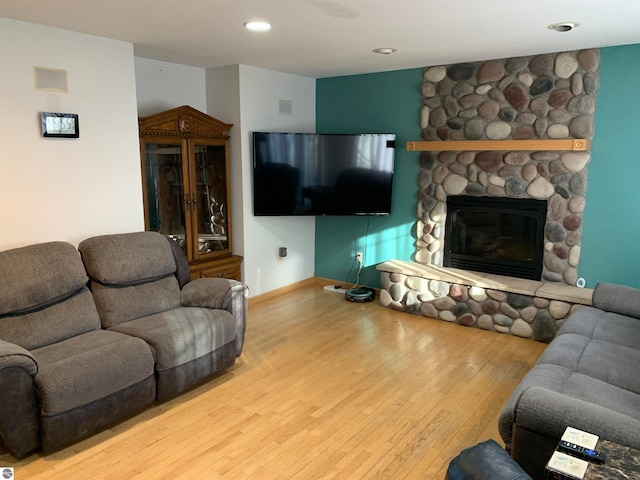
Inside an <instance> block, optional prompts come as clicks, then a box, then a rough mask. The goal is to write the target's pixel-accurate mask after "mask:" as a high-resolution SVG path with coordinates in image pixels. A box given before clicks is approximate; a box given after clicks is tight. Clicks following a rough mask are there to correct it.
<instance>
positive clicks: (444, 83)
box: [379, 49, 599, 340]
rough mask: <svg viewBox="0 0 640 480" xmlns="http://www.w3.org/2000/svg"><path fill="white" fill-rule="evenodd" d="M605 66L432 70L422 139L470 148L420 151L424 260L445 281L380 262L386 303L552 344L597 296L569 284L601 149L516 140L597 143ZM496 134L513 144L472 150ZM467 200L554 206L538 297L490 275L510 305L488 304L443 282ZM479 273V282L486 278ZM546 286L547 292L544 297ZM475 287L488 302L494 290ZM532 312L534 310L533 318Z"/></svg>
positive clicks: (558, 60)
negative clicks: (450, 219) (450, 238)
mask: <svg viewBox="0 0 640 480" xmlns="http://www.w3.org/2000/svg"><path fill="white" fill-rule="evenodd" d="M598 68H599V52H598V50H596V49H589V50H582V51H574V52H563V53H557V54H543V55H536V56H530V57H518V58H510V59H503V60H489V61H486V62H475V63H464V64H455V65H448V66H435V67H426V68H425V69H424V71H423V83H422V105H421V137H422V140H423V141H424V142H426V143H431V142H433V144H434V145H447V146H450V145H455V144H457V143H460V144H464V145H465V148H464V149H458V150H456V149H455V148H441V149H438V148H435V147H434V148H428V149H424V150H425V151H422V152H421V153H420V160H419V161H420V171H419V175H418V206H417V216H418V221H417V224H416V225H417V228H416V231H417V238H416V253H415V258H414V260H415V262H414V263H415V265H416V266H420V265H423V266H425V267H426V269H427V270H428V269H429V268H430V267H433V268H435V269H436V270H438V273H437V274H436V275H435V278H433V279H432V280H433V282H439V283H434V284H433V285H431V284H430V283H429V282H430V281H431V280H429V279H428V278H425V277H424V275H423V274H418V273H416V271H415V270H414V269H413V267H412V266H410V268H408V270H407V272H405V273H402V272H401V271H399V270H397V268H396V267H397V264H395V265H394V266H393V268H389V269H387V270H385V268H384V265H383V266H381V267H379V270H381V271H382V272H383V273H382V276H381V284H382V290H383V292H381V301H382V303H383V304H386V305H387V306H390V307H392V308H396V309H401V310H406V311H411V312H412V313H422V314H423V315H426V316H433V317H435V318H441V319H444V320H449V321H455V322H458V323H462V324H464V325H469V326H479V327H481V328H486V329H492V330H497V331H501V332H504V333H514V334H516V335H520V336H527V337H533V338H537V339H539V340H544V339H547V338H551V337H552V336H553V334H554V333H555V329H556V327H557V326H558V322H561V321H562V320H563V319H564V315H566V314H568V313H569V311H570V309H571V308H572V306H573V305H575V304H583V303H588V300H587V299H586V295H585V294H588V292H584V294H581V293H578V294H576V295H572V294H570V293H569V291H568V290H567V289H570V290H573V289H575V287H574V285H575V284H576V281H577V279H578V264H579V260H580V253H581V241H582V219H583V211H584V208H585V205H586V189H587V165H588V163H589V161H590V151H589V150H588V149H584V150H583V151H572V150H571V149H567V150H563V149H550V150H545V149H537V148H536V147H535V146H534V147H531V149H524V148H514V147H511V145H514V143H512V142H511V141H516V143H517V141H523V142H522V143H526V144H527V145H535V144H536V143H535V142H530V143H527V142H529V141H531V140H565V139H566V140H571V139H586V140H587V141H590V140H591V139H592V138H593V134H594V122H593V117H594V113H595V105H596V103H595V97H596V93H597V89H598V84H599V77H598ZM487 140H488V141H505V142H504V144H505V145H507V146H506V147H505V148H496V149H488V148H475V149H474V148H473V145H474V141H477V143H478V145H483V146H484V145H486V143H485V141H487ZM456 196H466V197H470V198H471V199H472V200H473V199H474V198H475V199H477V200H478V202H481V201H484V200H485V199H487V198H488V199H491V198H495V199H496V200H500V199H523V200H524V199H532V200H539V201H543V202H545V203H546V211H545V212H543V217H544V227H543V229H542V236H543V239H542V253H541V255H542V258H541V268H540V270H539V271H537V272H536V273H535V274H534V275H533V277H530V278H531V280H529V282H533V283H530V284H529V287H530V288H528V289H525V290H524V292H525V297H528V300H526V301H525V300H523V298H520V297H521V296H522V295H523V293H522V291H520V292H518V291H519V289H518V288H509V287H508V285H505V284H507V283H512V284H513V285H518V284H519V282H517V281H514V282H506V281H498V282H488V285H489V286H492V285H493V286H495V285H504V288H502V289H500V288H489V289H488V290H489V291H492V292H493V293H492V295H493V296H494V297H497V298H499V299H500V300H496V299H495V298H489V300H490V301H491V302H490V306H488V307H487V306H484V305H482V304H479V302H478V301H477V300H473V299H472V298H471V296H470V293H471V289H473V288H480V287H477V285H475V286H474V284H473V282H456V281H455V278H457V275H456V274H454V275H453V279H450V281H444V280H443V278H442V272H441V269H442V267H443V265H445V263H444V262H445V251H444V249H445V239H446V236H447V235H448V234H451V231H449V232H447V226H446V225H447V210H448V207H447V201H448V198H449V197H456ZM449 229H450V230H451V226H450V228H449ZM447 256H448V254H447ZM429 275H430V274H426V276H427V277H428V276H429ZM506 275H509V273H506ZM514 276H515V275H514ZM445 277H446V276H445ZM471 277H473V278H474V279H475V280H474V282H475V281H476V280H477V279H478V278H479V277H478V276H474V275H471ZM423 280H426V281H427V283H425V282H424V281H423ZM515 280H519V279H515ZM399 283H402V285H401V286H398V284H399ZM545 285H551V286H554V285H555V286H556V287H555V290H556V291H562V293H563V296H564V297H565V298H564V299H565V300H567V301H563V299H562V298H556V297H555V296H554V295H549V294H548V292H550V291H552V290H553V288H552V289H547V288H545ZM415 287H418V289H417V290H416V288H415ZM558 287H562V288H558ZM424 288H426V290H422V289H424ZM445 290H447V291H446V292H445ZM485 290H486V289H485ZM576 290H577V289H576ZM536 292H545V294H544V295H542V296H538V295H537V293H536ZM475 293H477V294H478V296H479V297H482V298H485V297H487V291H485V292H483V293H482V294H479V293H478V292H475ZM564 294H567V295H564ZM514 295H516V296H518V298H517V299H516V297H514ZM445 299H448V300H445ZM469 299H470V300H469ZM509 299H511V301H510V300H509ZM574 299H575V300H576V301H573V300H574ZM468 300H469V301H468ZM554 302H556V303H554ZM557 302H560V303H561V304H562V305H561V306H559V304H558V303H557ZM476 304H478V305H476ZM519 305H520V306H519ZM522 305H524V306H522ZM551 305H552V306H553V308H552V310H553V312H552V313H550V311H549V308H550V306H551ZM529 307H532V308H535V312H534V311H533V310H532V308H529ZM521 309H527V310H526V311H525V313H524V315H522V312H521ZM505 312H508V313H505ZM563 312H564V313H563ZM543 324H544V326H543ZM514 325H517V328H516V331H515V332H513V331H512V329H513V327H514ZM541 332H543V333H541Z"/></svg>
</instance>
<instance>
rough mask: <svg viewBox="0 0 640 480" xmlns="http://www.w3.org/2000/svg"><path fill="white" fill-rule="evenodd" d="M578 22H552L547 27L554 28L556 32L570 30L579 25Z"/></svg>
mask: <svg viewBox="0 0 640 480" xmlns="http://www.w3.org/2000/svg"><path fill="white" fill-rule="evenodd" d="M579 26H580V23H579V22H561V23H553V24H551V25H549V26H548V27H547V28H548V29H549V30H555V31H556V32H570V31H571V30H573V29H574V28H576V27H579Z"/></svg>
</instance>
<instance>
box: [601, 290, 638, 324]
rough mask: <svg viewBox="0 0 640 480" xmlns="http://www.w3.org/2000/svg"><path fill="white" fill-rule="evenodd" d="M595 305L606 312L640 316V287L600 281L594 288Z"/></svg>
mask: <svg viewBox="0 0 640 480" xmlns="http://www.w3.org/2000/svg"><path fill="white" fill-rule="evenodd" d="M592 303H593V306H594V307H595V308H599V309H600V310H604V311H605V312H612V313H619V314H620V315H626V316H628V317H634V318H640V289H637V288H633V287H628V286H625V285H615V284H612V283H598V284H597V285H596V288H595V289H594V290H593V299H592Z"/></svg>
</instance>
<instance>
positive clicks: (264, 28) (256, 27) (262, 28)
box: [243, 22, 271, 32]
mask: <svg viewBox="0 0 640 480" xmlns="http://www.w3.org/2000/svg"><path fill="white" fill-rule="evenodd" d="M243 25H244V27H245V28H246V29H247V30H251V31H252V32H268V31H269V30H271V24H270V23H267V22H245V23H243Z"/></svg>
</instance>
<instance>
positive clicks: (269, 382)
mask: <svg viewBox="0 0 640 480" xmlns="http://www.w3.org/2000/svg"><path fill="white" fill-rule="evenodd" d="M545 346H546V345H545V344H542V343H538V342H535V341H532V340H526V339H521V338H517V337H511V336H506V335H501V334H498V333H494V332H486V331H483V330H479V329H473V328H467V327H462V326H459V325H455V324H451V323H447V322H444V321H440V320H432V319H428V318H424V317H421V316H416V315H410V314H407V313H402V312H396V311H393V310H390V309H388V308H384V307H381V306H380V305H379V304H378V302H377V300H376V301H374V302H371V303H366V304H357V303H351V302H347V301H345V300H344V297H342V296H341V295H338V294H335V293H331V292H325V291H323V290H322V288H321V286H319V285H318V284H313V283H312V284H309V283H306V284H305V285H303V286H301V288H300V289H298V290H296V291H294V292H289V293H286V294H285V295H282V296H277V297H273V298H268V299H265V300H263V301H260V302H258V303H256V304H254V305H252V306H251V308H250V313H249V322H248V328H247V334H246V343H245V349H244V352H243V354H242V356H241V357H240V358H239V359H238V361H237V362H236V365H235V366H234V367H233V368H232V369H230V370H229V371H227V372H226V373H225V374H224V375H222V376H220V377H218V378H216V379H214V380H212V381H210V382H209V383H207V384H205V385H202V386H201V387H199V388H197V389H195V390H193V391H190V392H188V393H186V394H184V395H182V396H181V397H179V398H177V399H175V400H173V401H170V402H168V403H165V404H161V405H158V406H154V407H153V408H151V409H149V410H147V411H145V412H143V413H142V414H140V415H138V416H137V417H135V418H133V419H131V420H128V421H126V422H124V423H122V424H120V425H118V426H116V427H114V428H112V429H110V430H108V431H106V432H103V433H100V434H98V435H96V436H94V437H92V438H90V439H87V440H85V441H83V442H80V443H78V444H76V445H74V446H72V447H69V448H67V449H65V450H63V451H61V452H58V453H55V454H52V455H48V456H42V455H38V454H36V455H32V456H30V457H28V458H26V459H24V460H22V461H16V460H15V459H13V457H11V456H10V455H9V454H7V453H0V466H9V467H14V468H15V478H16V479H17V480H25V479H30V480H45V479H46V480H53V479H64V480H94V479H109V480H113V479H127V480H130V479H145V480H146V479H160V480H169V479H171V480H174V479H185V480H186V479H189V480H200V479H218V478H220V479H229V480H231V479H234V480H239V479H265V480H267V479H268V480H293V479H295V480H303V479H304V480H313V479H318V480H320V479H322V480H328V479H340V480H344V479H358V480H359V479H431V478H434V479H436V478H439V479H441V478H444V473H445V471H446V467H447V465H448V463H449V461H450V459H451V458H453V457H454V456H455V455H456V454H457V453H458V452H459V451H460V450H461V449H463V448H465V447H467V446H470V445H473V444H475V443H477V442H478V441H482V440H485V439H487V438H495V439H496V440H498V441H500V437H499V436H498V432H497V419H498V415H499V413H500V410H501V408H502V406H503V404H504V402H505V401H506V399H507V398H508V396H509V394H510V393H511V391H512V390H513V388H514V387H515V386H516V385H517V384H518V382H519V381H520V379H521V378H522V376H523V375H524V374H525V373H526V372H527V371H528V370H529V369H530V368H531V366H532V365H533V364H534V362H535V361H536V360H537V358H538V357H539V355H540V354H541V353H542V351H543V350H544V348H545Z"/></svg>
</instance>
